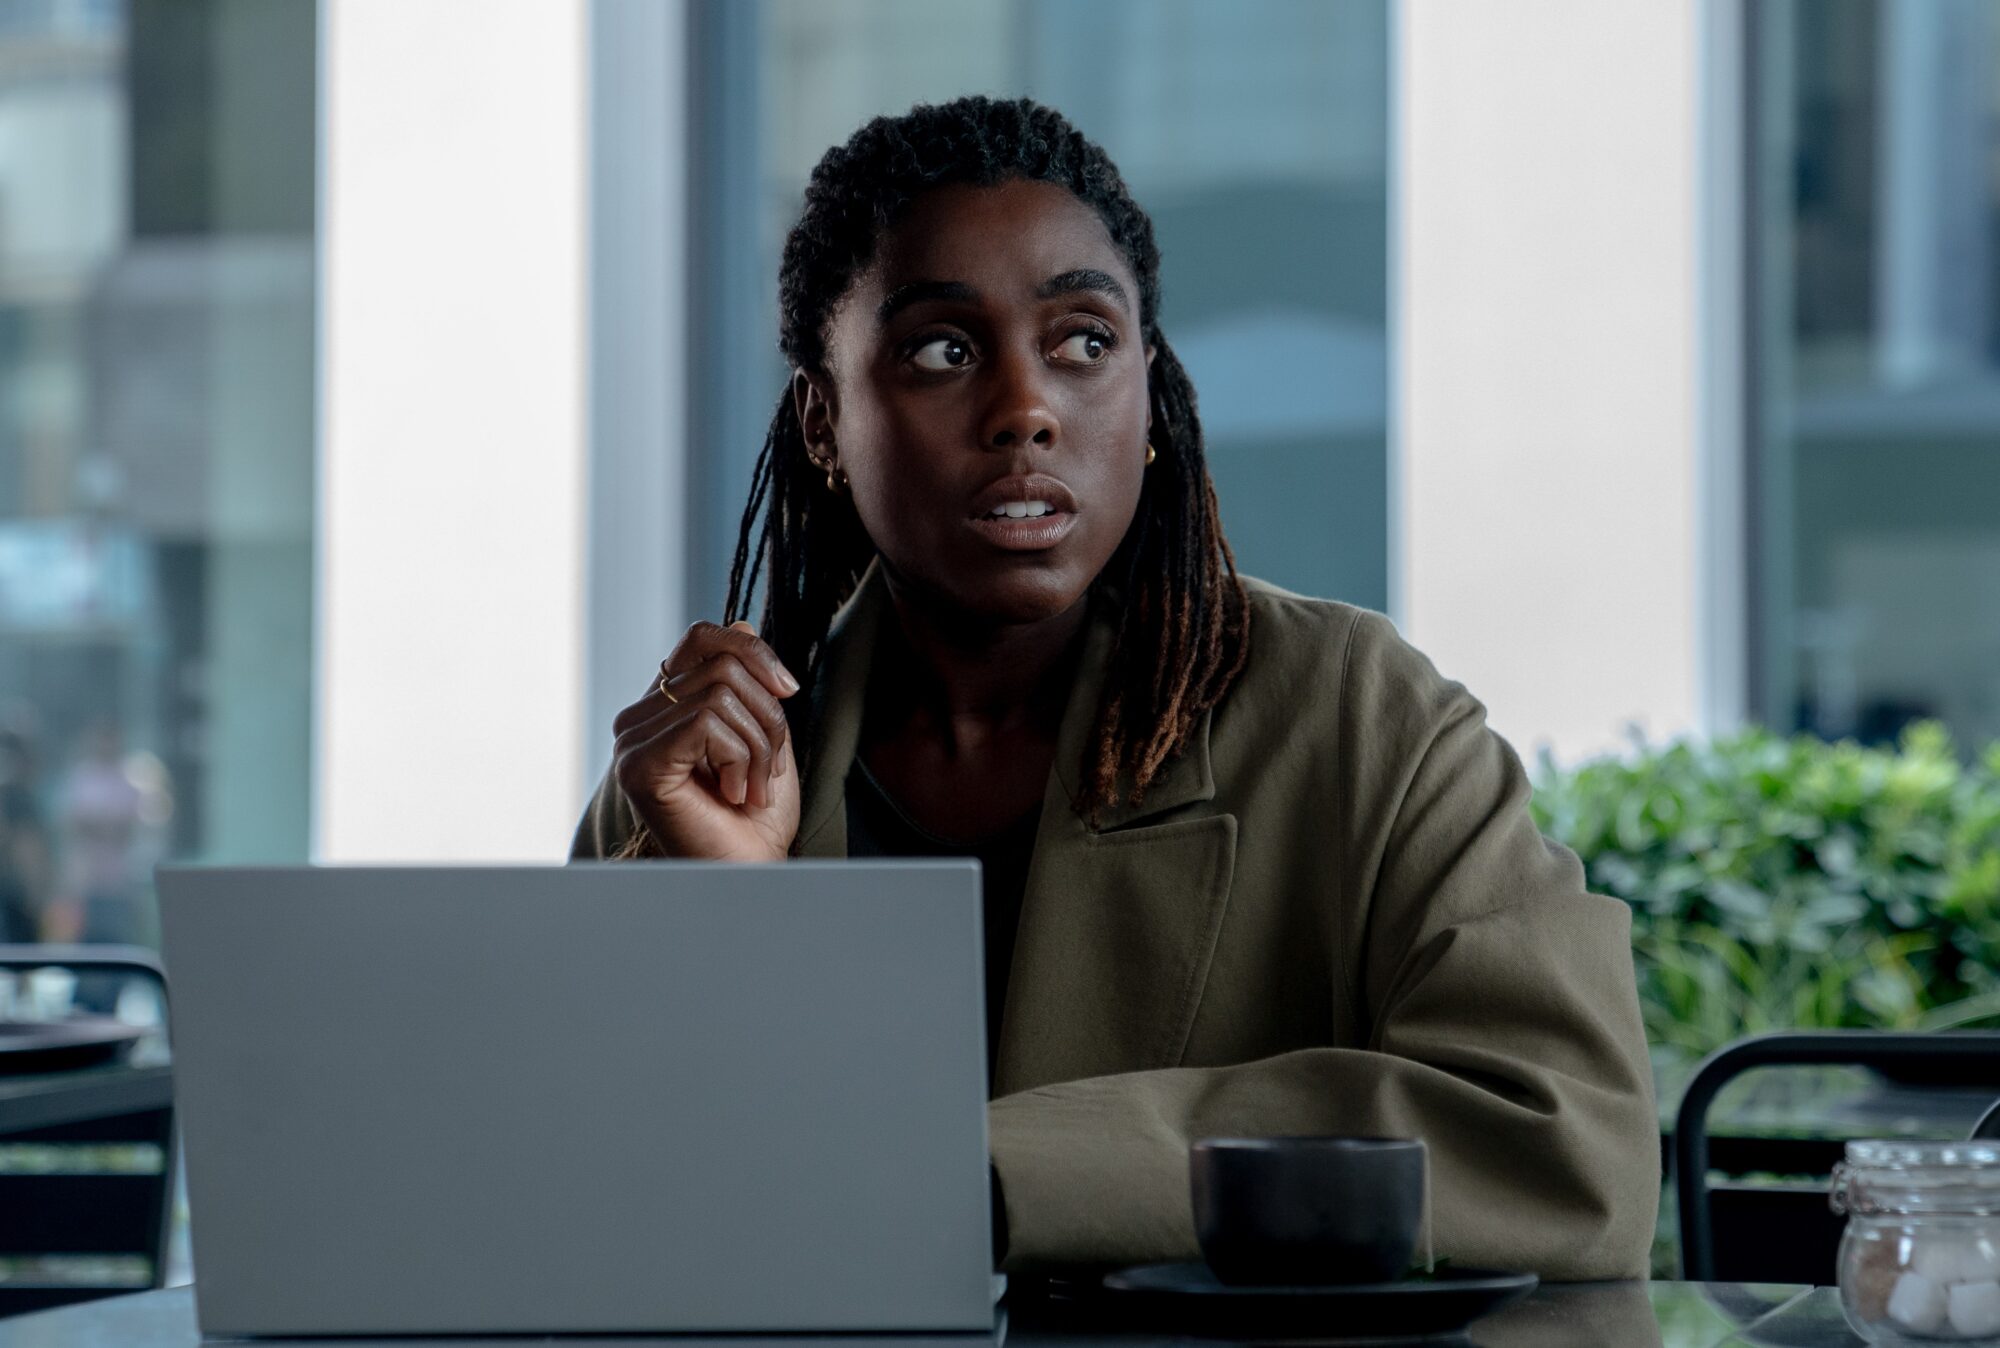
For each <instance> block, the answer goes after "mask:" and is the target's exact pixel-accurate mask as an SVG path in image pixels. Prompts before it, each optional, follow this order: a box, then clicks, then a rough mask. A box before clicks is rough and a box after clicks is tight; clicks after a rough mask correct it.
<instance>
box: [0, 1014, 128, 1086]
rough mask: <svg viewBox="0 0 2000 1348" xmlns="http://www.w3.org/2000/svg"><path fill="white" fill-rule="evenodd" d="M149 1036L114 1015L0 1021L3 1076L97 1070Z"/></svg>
mask: <svg viewBox="0 0 2000 1348" xmlns="http://www.w3.org/2000/svg"><path fill="white" fill-rule="evenodd" d="M145 1034H146V1032H145V1031H144V1030H142V1029H140V1028H138V1027H137V1026H135V1025H127V1024H125V1023H124V1022H122V1021H119V1020H114V1019H113V1018H111V1017H110V1016H77V1017H74V1018H72V1019H70V1020H51V1021H0V1076H11V1075H14V1074H16V1073H29V1072H67V1071H70V1070H71V1069H73V1068H78V1067H95V1066H97V1065H98V1064H100V1063H107V1062H112V1061H114V1060H115V1059H117V1058H118V1057H119V1056H121V1055H122V1054H124V1053H125V1051H126V1050H128V1049H130V1048H131V1047H132V1045H133V1044H134V1043H136V1042H138V1041H139V1040H140V1039H143V1038H144V1037H145Z"/></svg>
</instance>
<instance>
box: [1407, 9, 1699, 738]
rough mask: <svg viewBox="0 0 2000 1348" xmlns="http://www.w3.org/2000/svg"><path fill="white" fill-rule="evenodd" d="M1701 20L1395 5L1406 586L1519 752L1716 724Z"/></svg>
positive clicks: (1431, 645) (1693, 14)
mask: <svg viewBox="0 0 2000 1348" xmlns="http://www.w3.org/2000/svg"><path fill="white" fill-rule="evenodd" d="M1700 28H1701V24H1700V14H1699V8H1698V6H1697V5H1696V4H1695V3H1693V0H1681V2H1680V3H1661V0H1509V3H1507V4H1492V5H1481V4H1459V3H1452V2H1451V0H1401V3H1400V4H1399V7H1398V31H1397V40H1396V61H1397V73H1398V80H1397V91H1396V100H1397V102H1396V120H1397V138H1398V145H1397V149H1396V155H1397V174H1398V187H1397V193H1396V203H1395V208H1394V209H1395V223H1394V226H1393V231H1392V233H1393V240H1394V242H1393V245H1392V249H1391V252H1392V258H1393V262H1392V266H1393V298H1392V302H1391V306H1390V308H1391V311H1392V313H1393V314H1395V324H1396V328H1397V337H1396V352H1397V357H1398V359H1397V371H1396V375H1395V390H1394V395H1393V396H1394V402H1395V412H1394V420H1395V433H1394V434H1395V451H1394V455H1395V474H1394V477H1395V480H1396V491H1395V502H1394V505H1393V510H1394V524H1395V528H1394V530H1393V532H1394V534H1395V536H1396V552H1397V556H1396V557H1395V558H1394V559H1393V561H1392V574H1393V575H1394V576H1395V580H1394V581H1393V582H1392V586H1391V589H1392V594H1394V595H1395V601H1394V602H1395V606H1396V616H1397V617H1398V619H1399V620H1400V622H1401V624H1402V626H1403V630H1404V632H1405V634H1406V635H1407V636H1408V637H1409V638H1410V639H1411V640H1412V641H1414V642H1415V643H1416V645H1417V646H1419V647H1420V648H1421V649H1423V650H1424V651H1425V652H1426V653H1428V654H1429V655H1430V656H1431V658H1432V659H1433V660H1435V661H1436V663H1437V665H1438V666H1439V668H1440V669H1441V670H1442V671H1443V672H1444V673H1445V674H1446V675H1448V676H1450V677H1452V678H1456V679H1459V680H1461V681H1463V682H1464V683H1465V684H1466V686H1467V687H1468V688H1470V689H1471V690H1472V692H1473V693H1474V694H1475V695H1476V696H1478V697H1480V698H1481V699H1482V700H1483V701H1485V702H1486V704H1487V706H1488V709H1489V711H1490V713H1491V718H1492V723H1493V725H1494V726H1495V728H1496V729H1498V730H1499V731H1500V732H1501V733H1502V734H1504V735H1506V736H1507V737H1508V738H1509V739H1510V740H1511V741H1512V742H1513V743H1514V745H1515V746H1516V748H1517V749H1519V750H1521V752H1523V753H1524V754H1532V753H1533V752H1534V750H1535V749H1536V748H1537V747H1538V746H1540V745H1543V744H1546V745H1548V746H1550V747H1552V748H1553V749H1554V750H1555V752H1556V753H1557V755H1558V756H1559V757H1561V758H1565V759H1568V758H1574V757H1577V756H1580V755H1582V754H1586V753H1590V752H1596V751H1600V750H1605V749H1611V748H1614V747H1616V746H1617V745H1619V744H1620V743H1621V742H1622V738H1623V728H1624V726H1625V725H1626V724H1627V723H1628V722H1636V723H1638V724H1639V725H1640V726H1642V727H1643V728H1644V729H1646V730H1647V731H1648V732H1650V733H1651V734H1653V735H1655V736H1661V735H1667V734H1672V733H1676V732H1681V731H1685V730H1690V729H1693V728H1695V727H1696V726H1697V725H1698V724H1699V723H1700V721H1701V715H1702V708H1703V706H1704V699H1703V688H1702V682H1703V677H1704V668H1703V666H1704V660H1703V651H1702V649H1701V645H1702V632H1701V628H1702V624H1703V623H1704V621H1705V620H1706V616H1707V615H1706V613H1705V612H1704V610H1703V604H1704V599H1703V597H1702V595H1703V588H1704V587H1703V585H1702V583H1701V575H1700V572H1699V568H1698V565H1697V557H1696V549H1697V539H1698V529H1699V528H1700V527H1701V521H1700V519H1699V512H1698V511H1697V509H1696V500H1697V493H1698V491H1700V490H1701V489H1702V475H1701V473H1700V472H1698V453H1699V447H1700V441H1701V436H1700V430H1699V428H1700V426H1701V424H1702V414H1703V409H1702V405H1701V399H1700V395H1701V389H1700V387H1699V384H1700V378H1699V372H1698V367H1697V352H1698V343H1697V341H1696V335H1697V326H1698V324H1699V322H1700V321H1702V318H1703V314H1704V310H1703V306H1702V305H1701V304H1700V303H1698V301H1697V282H1698V280H1699V279H1700V278H1699V275H1698V273H1699V268H1700V261H1701V253H1700V248H1699V243H1698V241H1699V238H1700V228H1701V216H1700V210H1699V203H1698V201H1697V176H1696V168H1697V155H1696V146H1697V144H1698V138H1699V135H1700V131H1701V127H1702V121H1701V118H1700V116H1699V108H1698V103H1699V99H1700V92H1701V88H1702V85H1701V80H1700V71H1699V60H1698V53H1699V51H1700V46H1701V41H1700V39H1701V32H1700Z"/></svg>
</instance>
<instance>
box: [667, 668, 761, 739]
mask: <svg viewBox="0 0 2000 1348" xmlns="http://www.w3.org/2000/svg"><path fill="white" fill-rule="evenodd" d="M715 684H723V685H726V686H727V687H729V688H730V689H731V690H732V691H733V692H734V693H735V694H736V697H737V700H738V701H739V702H741V703H742V704H743V705H744V707H746V708H747V709H748V710H749V712H750V714H751V715H752V716H754V717H756V718H757V724H758V725H759V727H761V728H762V730H763V732H764V738H765V740H766V741H767V742H768V743H769V744H770V746H771V749H772V752H773V753H776V751H777V749H778V748H779V746H781V745H782V744H784V742H785V738H786V736H788V735H789V734H790V733H791V725H790V723H789V722H788V721H786V719H785V709H784V707H783V706H782V705H780V704H779V702H778V699H777V698H775V697H773V696H771V690H770V689H769V688H766V687H765V686H764V683H763V681H762V680H760V679H759V678H758V677H757V676H756V675H755V674H752V673H751V672H750V671H749V670H748V669H747V668H745V667H744V664H743V662H742V661H741V660H739V659H737V658H736V657H735V656H734V655H718V656H716V657H715V658H714V659H712V660H709V661H708V662H707V663H705V664H702V665H698V666H696V667H695V668H694V669H691V670H689V671H688V672H687V673H685V674H676V675H675V676H674V677H673V678H671V679H669V680H667V686H668V687H669V688H671V689H672V690H673V693H674V696H676V697H678V698H680V699H681V700H682V701H683V702H690V701H695V700H697V699H698V698H699V697H700V695H701V694H702V693H703V692H704V691H705V689H706V688H708V687H710V686H713V685H715Z"/></svg>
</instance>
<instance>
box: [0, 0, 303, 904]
mask: <svg viewBox="0 0 2000 1348" xmlns="http://www.w3.org/2000/svg"><path fill="white" fill-rule="evenodd" d="M314 22H315V19H314V14H313V7H312V6H310V5H246V4H232V3H227V0H129V2H125V0H5V3H0V941H26V940H35V939H38V938H41V939H49V940H64V941H67V940H83V941H119V942H139V943H147V944H150V943H152V942H154V941H155V939H156V932H157V923H156V919H155V916H154V913H153V907H152V894H151V873H152V867H153V864H154V863H155V862H156V861H158V860H161V859H163V858H169V857H188V856H200V857H204V858H209V859H218V860H219V859H230V860H237V859H253V858H255V859H267V860H286V859H294V860H297V859H303V857H304V854H305V842H306V782H307V767H306V749H307V735H308V725H309V706H308V700H307V699H308V696H309V692H308V690H309V664H308V656H309V637H310V631H311V619H310V614H311V515H312V493H311V481H312V381H313V360H312V350H313V346H312V342H313V337H312V333H313V261H312V252H313V250H312V222H313V154H314V131H313V126H314V115H315V114H314V98H315V95H314V88H315V82H314V75H313V71H314V50H313V43H314Z"/></svg>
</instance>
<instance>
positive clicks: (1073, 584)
mask: <svg viewBox="0 0 2000 1348" xmlns="http://www.w3.org/2000/svg"><path fill="white" fill-rule="evenodd" d="M1090 581H1091V577H1089V576H1081V575H1073V574H1071V573H1070V571H1069V570H1068V568H1061V569H1045V568H1040V567H1023V566H1015V567H1003V568H998V569H997V570H996V571H995V573H993V574H991V575H987V576H981V577H978V578H976V579H975V578H973V577H969V576H968V577H960V578H959V583H958V584H956V585H954V586H953V587H952V591H951V600H952V603H953V604H954V605H955V606H956V607H958V608H960V609H962V610H963V611H965V612H966V613H968V614H972V615H975V616H977V617H979V618H981V619H983V620H985V621H987V622H991V623H995V624H1001V623H1006V624H1015V623H1034V622H1041V621H1043V620H1045V619H1048V618H1053V617H1056V616H1057V615H1059V614H1062V613H1065V612H1067V611H1068V610H1069V609H1070V608H1071V607H1072V606H1074V605H1075V604H1076V603H1077V601H1079V600H1081V599H1082V598H1083V596H1084V593H1085V591H1087V590H1088V589H1089V588H1090Z"/></svg>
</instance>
